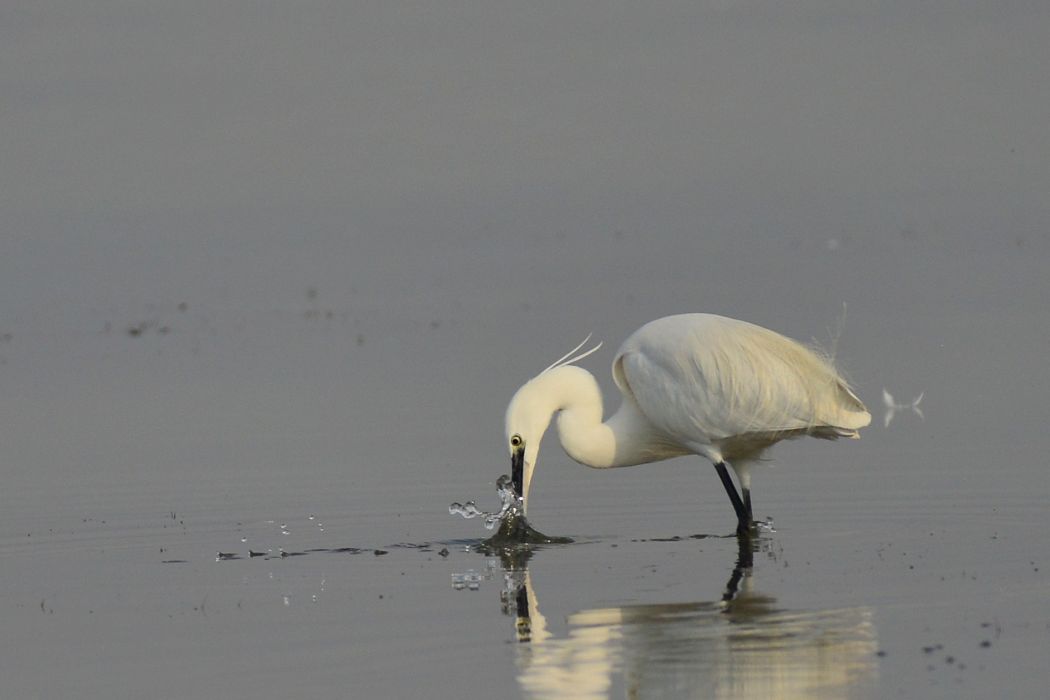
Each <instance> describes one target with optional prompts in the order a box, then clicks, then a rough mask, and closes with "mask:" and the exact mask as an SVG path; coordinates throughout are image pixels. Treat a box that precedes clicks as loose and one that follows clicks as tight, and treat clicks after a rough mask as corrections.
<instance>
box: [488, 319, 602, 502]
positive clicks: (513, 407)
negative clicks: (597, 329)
mask: <svg viewBox="0 0 1050 700" xmlns="http://www.w3.org/2000/svg"><path fill="white" fill-rule="evenodd" d="M590 339H591V336H590V335H588V336H587V337H586V338H584V339H583V342H582V343H580V344H579V345H577V346H576V347H575V348H573V349H572V350H570V351H569V352H568V353H567V354H565V355H564V356H563V357H561V359H559V360H558V361H557V362H555V363H554V364H552V365H551V366H550V367H548V368H547V369H545V370H543V371H542V372H540V373H539V374H538V375H536V376H535V377H533V378H532V379H531V380H529V381H528V382H526V383H525V385H523V386H522V387H521V388H520V389H518V391H517V392H516V393H515V394H514V397H513V398H512V399H511V400H510V404H509V405H508V406H507V417H506V422H505V426H506V436H507V447H508V448H509V449H510V463H511V478H512V480H513V481H514V488H515V490H517V492H518V495H519V496H521V499H522V502H521V508H522V511H524V510H525V509H526V508H527V507H528V503H529V486H530V485H531V484H532V472H533V470H534V469H535V468H536V456H537V455H538V454H539V452H540V440H542V439H543V434H544V433H545V432H547V426H548V425H550V422H551V416H552V415H554V413H555V411H558V410H559V409H561V408H562V407H563V405H562V401H563V398H562V397H561V396H559V391H558V387H559V385H560V384H561V380H560V379H559V377H562V376H564V375H563V373H562V372H559V371H558V370H562V369H563V368H568V367H569V365H571V364H572V363H574V362H577V361H578V360H582V359H583V358H585V357H587V356H588V355H590V354H591V353H593V352H595V351H596V350H598V348H600V347H601V346H602V344H601V343H598V344H597V345H595V346H594V347H593V348H591V349H590V350H587V351H586V352H582V353H580V354H579V355H576V354H575V353H577V352H579V350H580V348H582V347H583V346H584V345H586V344H587V341H588V340H590ZM574 355H575V356H574ZM572 370H574V371H578V372H581V373H582V374H584V375H586V376H587V378H588V379H589V381H590V382H592V383H593V382H594V378H593V377H591V376H590V375H589V374H587V373H586V372H583V370H578V369H576V368H572ZM595 386H597V385H595ZM599 403H600V400H599ZM600 412H601V409H600V408H599V416H600Z"/></svg>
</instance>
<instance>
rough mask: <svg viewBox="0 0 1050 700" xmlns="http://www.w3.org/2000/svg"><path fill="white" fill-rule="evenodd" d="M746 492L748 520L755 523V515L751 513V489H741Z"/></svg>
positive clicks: (745, 501) (745, 505) (745, 503)
mask: <svg viewBox="0 0 1050 700" xmlns="http://www.w3.org/2000/svg"><path fill="white" fill-rule="evenodd" d="M741 491H743V492H744V508H745V509H746V510H747V519H748V520H750V521H751V522H755V515H754V513H753V512H752V511H751V489H741Z"/></svg>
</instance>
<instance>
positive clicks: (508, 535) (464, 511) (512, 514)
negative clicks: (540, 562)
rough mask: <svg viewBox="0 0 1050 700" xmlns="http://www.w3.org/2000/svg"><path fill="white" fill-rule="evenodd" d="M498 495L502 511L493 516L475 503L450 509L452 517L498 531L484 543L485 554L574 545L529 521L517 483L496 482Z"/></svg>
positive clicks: (501, 480) (502, 479)
mask: <svg viewBox="0 0 1050 700" xmlns="http://www.w3.org/2000/svg"><path fill="white" fill-rule="evenodd" d="M496 493H497V494H498V495H499V501H500V508H499V510H498V511H496V512H494V513H491V512H489V511H484V510H481V509H480V508H478V506H477V504H475V503H474V501H467V502H466V503H465V504H464V503H452V504H450V505H449V507H448V512H449V515H462V516H463V517H464V518H467V519H470V518H484V519H485V527H486V528H487V529H489V530H493V529H496V526H497V525H498V526H499V527H498V529H496V533H495V534H494V535H493V536H492V537H490V538H489V539H487V540H485V542H483V543H481V545H480V546H479V547H480V549H481V550H485V549H489V550H496V549H502V548H505V547H513V546H518V545H530V544H566V543H569V542H572V539H571V538H568V537H550V536H548V535H544V534H543V533H542V532H540V531H539V530H536V529H535V528H533V527H532V526H531V525H529V521H528V520H527V519H526V518H525V511H524V508H523V505H524V504H523V501H522V498H521V496H520V495H518V492H517V490H516V489H515V488H514V481H513V480H512V479H511V478H510V477H509V476H507V475H506V474H504V475H503V476H501V477H500V478H499V479H497V480H496Z"/></svg>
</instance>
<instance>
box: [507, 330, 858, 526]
mask: <svg viewBox="0 0 1050 700" xmlns="http://www.w3.org/2000/svg"><path fill="white" fill-rule="evenodd" d="M586 342H587V341H586V340H584V342H583V343H581V344H580V345H578V346H577V347H576V348H575V349H573V351H572V352H570V353H568V354H567V355H565V356H564V357H562V358H561V359H560V360H558V361H557V362H555V363H554V364H553V365H551V366H550V367H548V368H547V369H545V370H544V371H543V372H541V373H540V374H539V375H537V376H536V377H534V378H533V379H531V380H530V381H528V382H527V383H526V384H525V385H524V386H522V387H521V388H520V389H518V391H517V393H515V394H514V398H512V399H511V401H510V405H509V406H508V407H507V415H506V437H507V444H508V446H509V448H510V454H511V465H512V479H513V481H514V486H515V488H516V489H517V492H518V494H520V496H521V498H522V509H523V510H525V509H527V507H528V499H529V487H530V486H531V483H532V476H533V471H534V470H535V468H536V457H537V454H538V453H539V448H540V440H541V439H542V438H543V434H544V432H546V430H547V427H548V425H549V424H550V421H551V418H552V417H553V416H554V414H555V413H558V414H559V416H558V420H557V425H558V435H559V437H560V439H561V444H562V447H563V448H564V449H565V452H566V453H568V455H569V456H570V457H572V458H573V459H574V460H576V461H577V462H579V463H580V464H583V465H586V466H588V467H593V468H596V469H606V468H610V467H627V466H632V465H637V464H646V463H649V462H657V461H660V460H664V459H669V458H671V457H678V456H681V455H687V454H695V455H699V456H701V457H704V458H706V459H708V460H710V461H711V463H712V464H714V466H715V469H716V471H717V472H718V476H719V477H720V478H721V480H722V484H723V486H724V487H725V490H726V493H727V494H728V495H729V500H730V501H732V503H733V508H734V510H735V511H736V515H737V531H738V532H741V533H746V532H749V531H750V528H751V526H752V518H753V515H752V509H751V472H750V467H751V465H752V464H753V463H754V462H755V461H756V460H757V459H759V458H760V457H761V455H762V454H763V452H764V451H765V450H766V449H767V448H769V447H770V446H772V445H773V444H774V443H776V442H779V441H780V440H784V439H789V438H797V437H802V436H805V435H811V436H813V437H818V438H824V439H836V438H840V437H847V438H857V437H859V433H858V431H859V429H860V428H863V427H864V426H866V425H868V424H869V423H870V422H871V415H870V414H869V413H868V410H867V409H866V408H865V407H864V404H863V403H861V401H860V399H858V398H857V396H856V395H855V394H854V393H853V391H852V390H851V389H850V388H849V385H848V384H847V383H846V380H845V379H843V378H842V376H841V375H840V374H839V373H838V371H837V370H836V369H835V367H834V366H833V364H832V363H831V361H830V360H828V359H826V358H824V357H822V356H821V355H819V354H817V353H816V352H814V351H812V350H810V349H808V348H806V347H805V346H803V345H801V344H800V343H798V342H796V341H794V340H791V339H790V338H786V337H784V336H782V335H780V334H778V333H775V332H773V331H771V330H768V329H765V328H762V327H761V326H756V325H754V324H751V323H747V322H745V321H738V320H735V319H731V318H725V317H723V316H716V315H713V314H682V315H679V316H668V317H666V318H661V319H657V320H655V321H652V322H650V323H647V324H646V325H644V326H642V327H641V328H640V329H638V330H637V331H635V332H634V334H632V335H631V337H629V338H628V339H627V340H626V341H625V342H624V344H623V345H622V346H621V347H620V350H619V351H618V352H617V353H616V357H615V359H613V365H612V373H613V379H614V380H615V381H616V386H617V387H619V389H620V393H621V394H622V395H623V402H622V404H621V405H620V408H619V410H618V411H617V412H616V413H615V414H614V415H613V416H612V417H611V418H609V420H607V421H605V422H602V396H601V391H600V390H599V388H598V382H597V381H595V379H594V376H593V375H592V374H590V373H589V372H587V371H586V370H584V369H581V368H579V367H575V366H573V363H574V362H577V361H579V360H581V359H583V358H584V357H587V356H588V355H590V354H591V353H592V352H594V351H595V350H597V349H598V347H600V346H601V344H600V343H599V345H598V346H597V347H594V348H592V349H591V350H588V351H586V352H584V353H582V354H580V355H577V356H575V357H573V353H575V352H577V351H579V350H580V348H582V347H583V345H584V344H585V343H586ZM727 462H728V463H729V465H730V466H732V468H733V470H734V472H736V475H737V480H738V481H739V482H740V488H741V490H742V492H743V498H741V495H740V493H738V492H737V490H736V486H735V485H734V484H733V481H732V479H731V478H730V476H729V473H728V471H727V469H726V463H727Z"/></svg>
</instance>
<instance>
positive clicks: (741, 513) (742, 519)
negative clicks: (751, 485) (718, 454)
mask: <svg viewBox="0 0 1050 700" xmlns="http://www.w3.org/2000/svg"><path fill="white" fill-rule="evenodd" d="M715 470H716V471H717V472H718V478H720V479H721V480H722V486H725V487H726V493H727V494H728V495H729V500H730V502H732V504H733V510H735V511H736V531H737V532H738V533H740V534H748V533H750V532H751V516H750V515H749V514H748V509H747V507H746V506H745V505H744V502H743V501H741V500H740V494H739V493H737V492H736V485H734V484H733V480H732V479H731V478H729V471H728V470H727V469H726V463H725V462H719V463H718V464H716V465H715ZM745 493H747V492H745ZM748 496H749V497H750V493H748Z"/></svg>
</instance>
